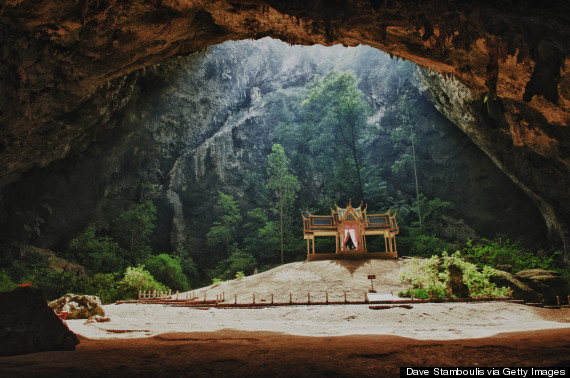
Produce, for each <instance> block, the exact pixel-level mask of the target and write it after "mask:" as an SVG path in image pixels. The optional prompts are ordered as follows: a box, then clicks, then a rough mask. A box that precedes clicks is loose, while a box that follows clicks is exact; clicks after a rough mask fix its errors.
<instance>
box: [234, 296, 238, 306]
mask: <svg viewBox="0 0 570 378" xmlns="http://www.w3.org/2000/svg"><path fill="white" fill-rule="evenodd" d="M234 301H235V304H237V294H234Z"/></svg>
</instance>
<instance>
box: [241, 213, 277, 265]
mask: <svg viewBox="0 0 570 378" xmlns="http://www.w3.org/2000/svg"><path fill="white" fill-rule="evenodd" d="M244 230H245V237H244V239H243V242H244V248H243V249H244V251H246V252H248V253H250V254H251V255H252V256H254V257H255V258H256V259H257V260H258V261H259V263H260V264H266V263H269V262H274V258H275V256H273V252H272V251H275V250H276V249H277V248H279V224H278V223H277V222H271V221H269V218H268V217H267V214H265V212H264V211H263V209H261V208H259V207H258V208H255V209H253V210H250V211H248V213H247V222H246V223H245V226H244Z"/></svg>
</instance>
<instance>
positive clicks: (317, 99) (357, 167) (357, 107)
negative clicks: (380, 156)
mask: <svg viewBox="0 0 570 378" xmlns="http://www.w3.org/2000/svg"><path fill="white" fill-rule="evenodd" d="M309 88H310V89H309V93H308V95H307V97H306V98H305V100H304V101H303V102H302V103H301V106H302V107H303V108H305V115H306V117H307V118H308V119H309V121H310V122H311V123H313V124H316V125H319V124H320V125H321V127H322V126H325V127H324V128H325V129H326V128H328V129H329V132H330V133H332V134H333V135H334V136H335V139H336V140H337V143H336V147H337V148H338V147H340V146H344V147H345V148H347V149H348V151H349V154H350V156H351V160H352V164H354V173H355V175H356V179H357V188H356V190H357V196H358V198H359V199H363V198H364V185H363V183H362V177H361V169H362V167H361V165H362V161H361V154H362V152H361V149H362V148H361V139H362V133H363V131H364V130H365V128H366V125H367V119H368V114H370V112H371V109H370V106H369V105H368V104H367V102H366V101H365V99H364V94H363V93H362V91H361V90H360V89H359V88H358V80H357V78H356V76H355V74H354V73H353V72H350V71H347V72H342V73H340V72H338V71H330V72H329V73H328V74H327V75H326V76H325V77H324V78H323V79H320V78H319V77H318V76H317V77H316V78H315V79H314V80H313V82H312V83H310V85H309ZM337 152H338V151H337ZM329 156H330V155H329ZM344 174H345V173H344V172H343V173H342V175H344ZM338 181H339V182H342V180H338Z"/></svg>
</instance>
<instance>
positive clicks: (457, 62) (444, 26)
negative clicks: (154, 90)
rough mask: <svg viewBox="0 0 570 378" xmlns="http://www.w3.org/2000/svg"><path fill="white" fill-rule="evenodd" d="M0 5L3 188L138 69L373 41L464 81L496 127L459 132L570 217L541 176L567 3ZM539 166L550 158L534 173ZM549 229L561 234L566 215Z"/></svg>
mask: <svg viewBox="0 0 570 378" xmlns="http://www.w3.org/2000/svg"><path fill="white" fill-rule="evenodd" d="M0 4H1V8H0V25H1V27H2V28H1V30H0V60H1V62H0V154H1V155H0V187H2V186H3V185H6V184H8V183H10V182H13V181H14V180H16V179H17V177H18V176H19V175H20V174H22V173H23V172H26V171H27V170H29V169H31V168H33V167H42V166H46V165H47V164H49V163H50V162H53V161H55V160H58V159H61V158H63V157H65V156H66V155H68V154H69V153H70V152H72V151H74V150H81V149H84V148H86V147H87V146H88V145H89V144H91V143H93V142H94V140H96V138H97V135H98V134H97V131H98V130H100V129H104V128H105V127H109V126H108V124H109V122H108V121H109V119H110V118H111V117H112V116H113V113H114V112H116V111H118V110H120V109H121V107H123V106H124V105H125V102H126V101H128V96H129V86H130V85H132V83H131V81H130V80H129V77H130V76H131V75H132V74H133V73H135V72H144V70H145V69H147V68H149V67H152V66H155V65H157V64H162V65H166V64H169V63H168V62H169V61H171V60H172V59H171V58H175V57H178V56H185V55H188V54H192V53H195V52H205V53H207V48H208V46H211V45H214V44H218V43H221V42H224V41H227V40H240V39H259V38H263V37H266V36H270V37H273V38H279V39H281V40H283V41H286V42H288V43H290V44H304V45H311V44H322V45H333V44H343V45H346V46H355V45H358V44H364V45H369V46H372V47H375V48H378V49H380V50H383V51H385V52H387V53H389V54H392V55H395V56H397V57H400V58H403V59H407V60H410V61H413V62H415V63H417V64H418V65H419V66H421V67H425V68H429V69H431V70H434V71H437V72H439V73H440V74H443V78H453V80H456V81H458V82H459V83H461V84H462V85H463V86H465V87H466V88H467V89H468V90H469V91H470V96H471V97H470V100H469V101H471V103H472V104H474V103H478V106H479V107H480V108H482V109H486V111H487V113H488V114H486V115H485V117H486V118H487V119H489V120H490V124H491V125H492V127H489V128H488V130H486V129H479V130H466V129H465V130H464V131H465V132H466V133H467V134H468V135H469V136H470V137H471V138H472V139H473V140H474V141H475V143H476V144H478V145H479V146H480V147H481V148H482V149H483V150H484V151H485V152H486V153H487V154H488V155H489V156H490V157H491V159H493V161H494V162H495V163H496V164H497V165H498V166H499V167H500V168H501V169H503V170H504V171H505V173H506V174H507V175H509V177H511V178H512V179H513V181H515V182H516V183H517V184H519V185H520V186H521V187H523V189H525V191H526V192H527V193H528V194H529V195H530V196H531V198H533V200H535V201H537V202H538V203H539V207H540V206H541V205H540V203H543V205H544V206H543V208H541V211H542V212H543V214H546V213H548V212H551V213H552V212H554V213H557V214H556V215H555V216H553V217H554V218H556V220H554V221H553V222H555V223H556V222H558V223H560V222H562V223H564V224H567V223H569V220H568V219H567V217H568V214H570V203H569V201H570V200H569V198H570V193H568V189H567V188H566V189H564V188H562V189H561V190H555V191H552V190H550V191H549V190H545V189H544V188H542V187H541V186H548V187H551V186H553V185H563V186H564V185H567V184H568V185H567V186H570V178H569V176H570V174H569V172H570V152H569V151H570V147H569V146H570V133H569V131H568V125H569V124H570V76H569V75H567V70H568V69H569V67H570V61H569V60H570V58H569V57H568V52H569V51H570V5H568V4H567V3H566V2H562V1H542V2H535V1H516V2H514V1H498V2H495V1H477V2H474V1H467V2H455V1H447V0H436V1H424V2H419V1H388V0H386V1H384V0H366V1H365V0H316V1H310V0H303V1H300V0H266V1H261V0H259V1H257V0H243V1H240V0H235V1H228V0H187V1H185V0H162V1H161V0H134V1H126V0H52V1H37V0H36V1H33V0H3V1H2V2H1V3H0ZM475 108H477V107H475ZM473 109H474V108H471V109H469V111H473ZM466 111H467V110H466ZM493 120H494V121H493ZM495 121H496V122H495ZM460 127H461V126H460ZM497 129H498V130H499V131H497ZM497 133H498V134H497ZM521 161H524V163H522V164H521V163H520V162H521ZM521 166H522V167H524V168H517V167H521ZM543 166H549V167H551V169H550V170H547V171H546V172H547V174H544V173H543V174H542V176H541V174H539V173H537V172H538V171H539V170H541V169H542V168H541V167H543ZM533 167H534V168H533ZM529 170H530V172H528V171H529ZM533 170H534V171H533ZM555 204H558V205H559V206H560V207H561V208H562V210H561V211H559V210H557V209H554V207H555ZM545 217H547V215H545ZM554 218H553V219H554ZM564 218H566V219H564ZM557 227H558V229H559V231H560V230H562V231H560V232H561V234H562V235H564V234H565V235H566V237H567V236H568V227H567V226H560V225H558V226H557ZM563 239H564V236H563Z"/></svg>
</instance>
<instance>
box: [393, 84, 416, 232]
mask: <svg viewBox="0 0 570 378" xmlns="http://www.w3.org/2000/svg"><path fill="white" fill-rule="evenodd" d="M412 101H413V100H412V99H411V98H410V96H409V95H408V94H407V93H404V94H403V95H402V96H401V97H400V101H399V112H398V115H397V117H398V119H399V120H400V124H399V125H398V126H397V127H395V128H393V129H392V130H391V136H392V141H393V142H394V147H396V148H405V147H411V154H410V153H404V154H402V155H400V158H399V159H398V160H396V161H395V162H394V164H393V165H392V171H394V173H399V172H404V171H405V169H406V167H407V166H410V165H411V166H412V169H413V171H414V178H415V184H416V206H417V209H418V220H419V223H420V230H421V229H422V214H421V208H420V207H421V206H420V189H419V185H418V170H417V164H416V144H417V143H418V135H417V134H416V120H415V117H414V114H413V112H412V110H413V109H414V104H413V102H412Z"/></svg>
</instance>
